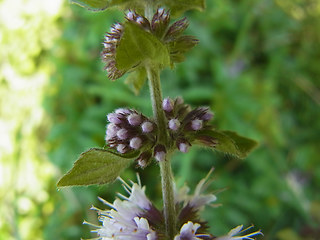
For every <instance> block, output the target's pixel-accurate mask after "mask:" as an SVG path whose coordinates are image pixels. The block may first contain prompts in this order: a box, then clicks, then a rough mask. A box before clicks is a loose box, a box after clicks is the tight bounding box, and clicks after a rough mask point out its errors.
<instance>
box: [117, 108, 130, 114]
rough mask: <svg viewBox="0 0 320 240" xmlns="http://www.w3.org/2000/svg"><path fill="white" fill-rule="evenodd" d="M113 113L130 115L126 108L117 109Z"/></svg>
mask: <svg viewBox="0 0 320 240" xmlns="http://www.w3.org/2000/svg"><path fill="white" fill-rule="evenodd" d="M115 113H117V114H130V113H131V111H130V109H128V108H118V109H116V110H115Z"/></svg>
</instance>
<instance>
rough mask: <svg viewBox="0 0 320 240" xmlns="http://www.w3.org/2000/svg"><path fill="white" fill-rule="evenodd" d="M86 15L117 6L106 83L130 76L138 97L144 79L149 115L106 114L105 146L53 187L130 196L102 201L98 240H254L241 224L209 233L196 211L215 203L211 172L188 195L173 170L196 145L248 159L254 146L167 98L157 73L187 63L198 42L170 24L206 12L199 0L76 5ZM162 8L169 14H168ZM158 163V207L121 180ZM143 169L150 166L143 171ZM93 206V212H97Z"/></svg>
mask: <svg viewBox="0 0 320 240" xmlns="http://www.w3.org/2000/svg"><path fill="white" fill-rule="evenodd" d="M75 2H76V3H78V4H80V5H81V6H83V7H86V8H88V9H90V10H105V9H107V8H110V7H117V8H119V9H121V10H122V11H125V12H126V15H125V19H124V21H123V22H118V23H115V24H114V25H112V27H111V30H110V32H109V33H107V34H106V35H105V39H104V42H103V50H102V52H101V58H102V61H103V62H104V63H105V70H106V71H107V74H108V78H109V79H110V80H112V81H114V80H117V79H118V78H120V77H122V76H123V75H127V82H128V83H129V84H130V85H131V86H132V87H133V91H134V92H135V93H138V92H139V90H140V89H141V87H142V86H143V84H144V83H145V81H146V80H148V84H149V89H150V97H151V104H152V109H153V116H152V117H147V116H145V115H144V114H143V113H140V112H139V111H137V110H134V109H130V108H121V109H116V110H115V111H114V112H112V113H109V114H108V115H107V120H108V124H107V127H106V137H105V140H106V147H105V148H101V149H100V148H92V149H90V150H88V151H86V152H84V153H82V154H81V155H80V157H79V159H78V160H77V161H76V162H75V163H74V166H73V168H72V169H71V170H70V171H69V172H68V173H67V174H66V175H64V176H63V177H62V178H61V179H60V181H59V182H58V184H57V185H58V187H65V186H76V185H90V184H105V183H111V182H113V181H114V180H115V179H120V180H121V181H122V183H123V187H124V188H125V190H126V191H127V192H128V194H129V197H126V196H123V195H120V197H121V198H122V199H123V200H120V199H116V200H115V201H114V203H113V204H111V203H108V202H106V201H105V200H103V199H101V201H103V202H104V203H105V204H106V205H108V206H109V207H111V210H99V209H96V210H97V211H98V213H99V215H100V220H101V222H102V224H103V225H102V226H95V227H96V228H97V229H96V230H95V232H96V233H97V234H98V236H99V238H98V239H147V240H152V239H170V240H171V239H174V240H185V239H188V240H189V239H190V240H191V239H218V240H223V239H224V240H227V239H253V238H252V237H253V236H255V235H259V234H261V232H260V231H256V232H253V233H249V234H245V233H244V231H246V230H247V229H244V230H242V226H241V225H240V226H238V227H236V228H234V229H232V230H231V231H230V232H229V233H228V234H227V235H225V236H222V237H217V236H215V235H214V234H211V233H209V232H207V227H208V226H207V223H206V222H205V221H203V220H202V219H200V217H199V212H200V210H202V209H203V207H204V206H205V205H207V204H210V203H212V202H213V201H215V200H216V196H215V195H214V194H211V193H209V194H205V193H204V190H205V188H206V186H207V185H208V183H209V181H208V178H209V175H210V173H211V171H210V173H209V174H208V176H207V177H206V178H204V179H203V180H202V181H200V182H199V184H198V185H197V187H196V190H195V193H194V194H193V195H189V194H188V189H187V188H182V189H176V188H175V184H174V177H173V173H172V170H171V156H172V154H174V152H175V151H180V152H183V153H187V152H188V150H189V149H190V147H192V146H193V145H199V146H203V147H207V148H210V149H212V150H217V151H221V152H223V153H227V154H231V155H234V156H236V157H238V158H245V157H246V156H247V154H248V153H249V152H250V151H252V149H253V148H254V147H255V146H256V145H257V143H256V142H255V141H254V140H251V139H248V138H246V137H242V136H239V135H238V134H237V133H235V132H231V131H220V130H216V129H215V128H214V127H213V125H212V124H211V120H212V119H213V117H214V114H213V112H212V111H211V110H210V109H209V108H208V107H204V106H200V107H196V108H192V107H191V106H190V105H188V104H187V103H185V102H184V100H183V99H182V98H181V97H177V98H175V99H170V98H165V99H163V94H162V91H161V80H160V72H161V70H163V69H164V68H166V67H170V68H174V66H175V64H177V63H179V62H182V61H184V60H185V54H186V53H187V52H188V51H189V50H191V49H192V48H193V47H194V46H195V45H196V44H198V40H197V39H196V38H195V37H193V36H187V35H184V34H183V33H184V31H185V29H186V28H187V27H188V21H187V19H186V18H181V19H178V20H176V21H173V22H171V17H172V16H179V15H181V14H182V13H183V12H184V11H186V10H191V9H200V10H202V9H203V8H204V1H202V0H187V1H182V0H178V1H168V0H158V1H151V0H133V1H132V0H127V1H123V0H122V1H117V0H114V1H112V0H101V1H97V0H78V1H75ZM165 9H166V10H165ZM153 160H155V161H156V162H157V163H158V165H159V168H160V176H161V183H162V196H163V209H162V210H159V209H157V208H156V207H155V206H154V205H153V203H152V202H151V201H150V200H149V199H148V197H147V196H146V195H145V187H143V186H142V184H141V182H140V180H139V179H138V183H133V182H131V185H129V184H127V183H126V182H125V181H124V180H122V179H121V178H120V177H119V176H120V174H121V172H122V171H123V170H124V169H125V168H127V167H129V166H130V165H131V164H135V165H137V166H139V167H141V168H146V167H147V166H148V164H150V162H151V161H153ZM145 170H146V171H147V168H146V169H145ZM94 209H95V208H94Z"/></svg>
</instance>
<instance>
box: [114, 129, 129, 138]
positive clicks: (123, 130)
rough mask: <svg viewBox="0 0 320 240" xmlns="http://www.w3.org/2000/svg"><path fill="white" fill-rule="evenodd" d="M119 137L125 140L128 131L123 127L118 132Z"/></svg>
mask: <svg viewBox="0 0 320 240" xmlns="http://www.w3.org/2000/svg"><path fill="white" fill-rule="evenodd" d="M117 137H118V138H119V139H120V140H125V139H127V138H128V131H127V130H126V129H124V128H121V129H120V130H119V131H118V132H117Z"/></svg>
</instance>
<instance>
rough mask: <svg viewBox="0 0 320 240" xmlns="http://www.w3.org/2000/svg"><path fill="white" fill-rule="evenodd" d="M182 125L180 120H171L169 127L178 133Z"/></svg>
mask: <svg viewBox="0 0 320 240" xmlns="http://www.w3.org/2000/svg"><path fill="white" fill-rule="evenodd" d="M180 125H181V123H180V121H179V120H178V119H175V118H174V119H171V120H170V121H169V123H168V126H169V128H170V129H171V130H173V131H177V130H178V129H179V127H180Z"/></svg>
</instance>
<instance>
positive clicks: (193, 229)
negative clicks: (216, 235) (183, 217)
mask: <svg viewBox="0 0 320 240" xmlns="http://www.w3.org/2000/svg"><path fill="white" fill-rule="evenodd" d="M199 228H200V224H199V223H193V222H191V221H188V222H187V223H185V224H184V225H183V226H182V227H181V229H180V233H179V234H178V235H176V236H175V237H174V240H202V239H206V238H207V237H210V235H209V234H197V230H198V229H199Z"/></svg>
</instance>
